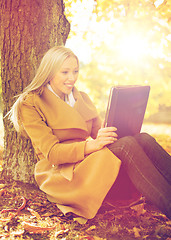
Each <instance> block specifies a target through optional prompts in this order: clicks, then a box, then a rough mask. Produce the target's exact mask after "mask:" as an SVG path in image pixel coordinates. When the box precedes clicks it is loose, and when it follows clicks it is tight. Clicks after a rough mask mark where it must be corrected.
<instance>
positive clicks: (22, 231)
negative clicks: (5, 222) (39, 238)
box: [10, 229, 24, 236]
mask: <svg viewBox="0 0 171 240" xmlns="http://www.w3.org/2000/svg"><path fill="white" fill-rule="evenodd" d="M23 234H24V230H23V229H20V230H17V231H13V232H11V233H10V235H12V236H21V235H23Z"/></svg>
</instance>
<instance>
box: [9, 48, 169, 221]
mask: <svg viewBox="0 0 171 240" xmlns="http://www.w3.org/2000/svg"><path fill="white" fill-rule="evenodd" d="M78 72H79V61H78V58H77V57H76V56H75V54H74V53H73V52H72V51H71V50H70V49H67V48H65V47H63V46H59V47H53V48H52V49H50V50H49V51H48V52H47V53H46V54H45V56H44V57H43V59H42V61H41V63H40V66H39V68H38V70H37V73H36V75H35V77H34V79H33V80H32V82H31V83H30V85H29V86H28V87H27V88H25V90H24V92H23V93H22V94H21V95H20V96H19V98H18V100H17V101H16V102H15V104H14V105H13V107H12V109H11V112H10V114H11V120H12V122H13V124H14V126H15V128H16V130H17V131H19V132H22V133H24V134H25V135H26V136H27V137H29V138H30V139H31V141H32V144H33V147H34V149H35V152H36V153H37V156H38V159H39V161H38V162H37V164H36V166H35V179H36V181H37V183H38V185H39V187H40V189H41V190H42V191H44V192H45V193H46V194H47V198H48V199H49V200H50V201H52V202H55V203H56V204H57V206H58V208H59V209H61V211H62V212H63V213H64V214H66V213H67V212H72V213H74V214H76V215H79V216H82V217H84V218H87V219H90V218H93V217H94V216H95V215H96V213H97V211H98V209H99V208H100V206H101V204H102V203H103V201H107V202H108V203H110V204H115V202H116V201H118V200H125V201H127V202H128V203H131V202H132V201H136V200H137V199H139V198H140V196H141V194H143V195H144V196H145V197H146V198H147V199H148V200H150V201H151V202H152V203H153V204H155V205H156V206H157V207H158V208H159V209H161V210H162V211H163V212H164V213H165V214H166V215H167V216H168V217H169V218H170V217H171V157H170V156H169V154H168V153H166V152H165V151H164V150H163V149H162V148H161V146H160V145H158V143H157V142H156V141H155V140H154V139H153V138H152V137H151V136H149V135H148V134H145V133H144V134H138V135H137V136H135V137H124V138H121V139H119V140H117V134H116V132H115V131H116V128H115V127H103V126H102V127H101V121H100V118H99V117H98V114H97V111H96V109H95V107H94V105H93V103H92V102H91V100H90V99H89V97H88V96H87V94H85V93H83V92H79V91H78V90H77V89H76V88H75V86H74V85H75V82H76V81H77V77H78ZM140 193H141V194H140Z"/></svg>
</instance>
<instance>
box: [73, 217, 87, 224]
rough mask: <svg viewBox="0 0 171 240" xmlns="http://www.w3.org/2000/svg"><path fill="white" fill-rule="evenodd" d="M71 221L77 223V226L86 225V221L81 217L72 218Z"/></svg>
mask: <svg viewBox="0 0 171 240" xmlns="http://www.w3.org/2000/svg"><path fill="white" fill-rule="evenodd" d="M73 220H74V221H76V222H78V223H79V224H86V222H87V219H86V218H83V217H76V218H73Z"/></svg>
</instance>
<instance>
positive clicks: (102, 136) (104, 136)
mask: <svg viewBox="0 0 171 240" xmlns="http://www.w3.org/2000/svg"><path fill="white" fill-rule="evenodd" d="M116 130H117V129H116V128H115V127H102V128H100V129H99V131H98V134H97V137H96V139H93V140H90V141H87V142H86V146H85V155H86V154H90V153H92V152H95V151H97V150H100V149H102V148H103V147H105V146H106V145H108V144H111V143H114V142H115V141H117V134H116V133H115V131H116Z"/></svg>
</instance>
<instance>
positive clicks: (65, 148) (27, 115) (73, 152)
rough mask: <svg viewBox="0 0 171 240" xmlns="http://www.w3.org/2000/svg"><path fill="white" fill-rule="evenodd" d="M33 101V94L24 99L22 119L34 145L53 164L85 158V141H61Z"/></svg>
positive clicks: (21, 109) (21, 111)
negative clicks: (65, 142) (66, 142)
mask: <svg viewBox="0 0 171 240" xmlns="http://www.w3.org/2000/svg"><path fill="white" fill-rule="evenodd" d="M33 102H34V101H33V96H30V97H28V98H27V99H26V100H25V101H23V103H22V104H21V107H20V114H21V121H22V124H23V127H24V130H25V131H26V133H27V135H28V136H29V138H30V139H31V141H32V144H33V146H34V147H35V148H37V149H39V150H40V151H41V152H42V154H43V155H44V156H45V158H47V159H48V160H49V161H50V163H51V164H52V165H59V164H64V163H74V162H79V161H81V160H83V159H84V148H85V141H81V142H74V143H68V144H64V143H60V142H59V139H58V138H57V137H56V136H55V135H54V134H53V132H52V129H51V128H50V127H48V126H47V124H46V122H45V120H44V119H43V117H42V116H41V114H40V113H39V112H38V111H37V109H36V107H35V105H34V103H33Z"/></svg>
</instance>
